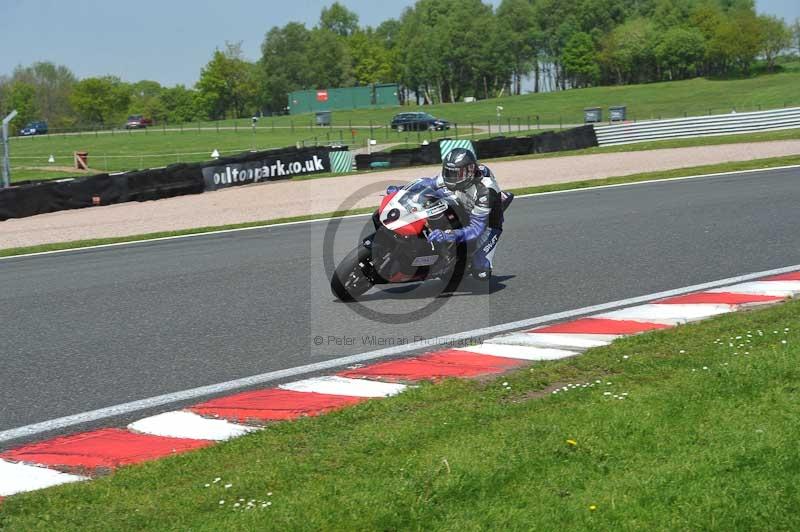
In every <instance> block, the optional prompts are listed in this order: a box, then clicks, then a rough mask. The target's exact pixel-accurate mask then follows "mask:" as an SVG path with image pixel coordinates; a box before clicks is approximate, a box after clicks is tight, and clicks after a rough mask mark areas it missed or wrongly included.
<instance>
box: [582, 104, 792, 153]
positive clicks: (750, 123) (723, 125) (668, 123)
mask: <svg viewBox="0 0 800 532" xmlns="http://www.w3.org/2000/svg"><path fill="white" fill-rule="evenodd" d="M791 128H800V107H790V108H786V109H774V110H771V111H757V112H753V113H731V114H727V115H714V116H691V117H688V118H671V119H667V120H649V121H646V122H625V123H621V124H611V125H608V126H598V125H595V126H594V130H595V133H596V134H597V142H598V144H600V146H613V145H616V144H631V143H633V142H646V141H649V140H665V139H684V138H690V137H708V136H713V135H735V134H737V133H753V132H757V131H772V130H776V129H791Z"/></svg>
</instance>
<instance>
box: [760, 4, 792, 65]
mask: <svg viewBox="0 0 800 532" xmlns="http://www.w3.org/2000/svg"><path fill="white" fill-rule="evenodd" d="M758 22H759V23H760V25H761V28H760V30H761V31H760V33H761V46H760V49H761V54H762V55H763V56H764V59H765V60H766V61H767V70H768V71H769V72H773V71H774V70H775V58H776V57H778V55H779V54H780V53H781V52H782V51H784V50H786V49H787V48H789V47H790V46H791V45H792V32H791V31H790V30H789V28H788V26H786V23H785V22H784V21H783V19H780V18H778V17H773V16H771V15H760V16H759V17H758Z"/></svg>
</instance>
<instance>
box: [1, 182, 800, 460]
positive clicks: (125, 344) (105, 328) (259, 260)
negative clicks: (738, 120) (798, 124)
mask: <svg viewBox="0 0 800 532" xmlns="http://www.w3.org/2000/svg"><path fill="white" fill-rule="evenodd" d="M798 204H800V169H784V170H765V171H763V172H755V173H744V174H734V175H727V176H716V177H703V178H694V179H685V180H675V181H661V182H653V183H644V184H635V185H630V186H621V187H610V188H602V189H595V190H592V189H585V190H579V191H571V192H567V193H558V194H546V195H538V196H533V197H529V198H520V199H518V200H517V201H515V202H514V204H513V205H512V207H511V208H510V210H509V211H508V213H507V220H506V227H505V233H504V235H503V239H502V241H501V244H500V249H499V251H498V255H497V258H496V270H495V275H496V282H495V283H493V286H492V293H491V294H488V293H487V287H486V286H484V285H479V284H476V283H474V282H471V281H469V280H468V281H465V286H464V288H465V290H462V291H459V292H458V293H457V294H455V295H454V296H453V297H450V298H447V299H446V301H444V303H443V305H442V306H441V308H439V309H438V310H437V311H436V312H435V313H433V314H432V315H431V316H428V317H426V318H424V319H416V320H414V321H411V322H410V323H393V322H392V320H391V319H388V320H384V321H373V320H369V319H366V318H363V317H361V316H360V315H359V314H357V313H355V312H353V310H352V308H351V306H350V305H345V304H342V303H338V302H336V301H334V298H333V296H332V295H331V294H330V291H329V289H328V278H327V275H326V273H325V271H324V268H323V266H322V247H323V246H322V240H323V237H324V232H325V228H326V226H327V225H328V223H329V222H327V221H320V222H312V223H305V224H296V225H284V226H272V227H265V228H259V229H253V230H248V231H241V232H232V233H223V234H210V235H203V236H195V237H192V238H185V239H175V240H166V241H160V242H149V243H147V242H145V243H137V244H131V245H125V246H118V247H111V248H102V249H94V250H92V249H89V250H78V251H73V252H67V253H60V254H53V255H42V256H32V257H20V258H11V259H5V260H2V261H0V336H1V337H2V343H1V344H0V345H2V346H3V347H2V350H0V431H2V430H6V429H12V428H15V427H20V426H23V425H27V424H31V423H36V422H41V421H45V420H49V419H53V418H57V417H61V416H66V415H70V414H76V413H80V412H84V411H88V410H93V409H97V408H102V407H106V406H111V405H115V404H119V403H124V402H128V401H134V400H137V399H142V398H146V397H151V396H155V395H160V394H165V393H170V392H176V391H180V390H185V389H188V388H193V387H197V386H203V385H208V384H213V383H217V382H222V381H228V380H233V379H237V378H241V377H245V376H249V375H254V374H261V373H265V372H268V371H274V370H279V369H284V368H291V367H295V366H300V365H304V364H309V363H313V362H319V361H322V360H327V359H333V358H338V357H341V356H345V355H348V354H355V353H360V352H367V351H372V350H375V349H379V348H381V347H385V346H387V345H393V344H397V343H402V342H412V341H415V340H419V339H420V338H432V337H437V336H441V335H444V334H449V333H458V332H461V331H466V330H470V329H476V328H481V327H487V326H490V325H496V324H502V323H506V322H510V321H515V320H522V319H527V318H531V317H535V316H540V315H545V314H550V313H555V312H559V311H564V310H569V309H574V308H577V307H584V306H587V305H593V304H599V303H604V302H607V301H612V300H618V299H622V298H626V297H633V296H638V295H642V294H648V293H653V292H658V291H662V290H667V289H671V288H677V287H681V286H686V285H691V284H697V283H702V282H707V281H713V280H716V279H720V278H725V277H730V276H735V275H740V274H745V273H750V272H755V271H761V270H767V269H772V268H779V267H783V266H788V265H792V264H798V263H800V231H798V227H800V223H799V222H800V211H798V207H797V205H798ZM367 222H368V218H366V217H362V218H351V219H346V220H343V221H342V222H341V226H340V229H339V233H338V237H337V239H336V245H335V249H336V255H337V259H338V258H339V257H341V256H342V255H343V254H344V253H346V252H347V251H348V250H349V248H351V247H352V246H353V245H354V244H355V242H356V241H357V238H358V234H359V232H360V231H362V229H363V228H364V227H365V225H366V224H367ZM439 288H440V285H439V283H438V282H435V281H434V282H429V283H426V284H425V285H422V286H419V285H410V286H399V287H398V286H395V287H392V288H388V289H387V288H378V289H373V291H371V292H370V293H369V296H368V297H367V300H368V301H367V302H365V306H368V307H369V308H371V309H373V310H379V311H381V312H383V313H388V314H390V315H391V314H396V315H402V316H404V317H408V316H409V315H410V316H411V317H415V316H419V315H420V314H421V313H422V312H423V309H424V308H425V306H426V305H427V304H428V303H430V302H431V301H432V300H433V297H432V296H435V294H437V293H438V290H439ZM438 301H440V302H441V299H439V300H438ZM320 338H321V339H322V340H321V342H320V340H319V339H320ZM315 339H316V341H315ZM316 343H319V344H320V345H315V344H316ZM170 408H174V406H172V407H170V406H165V407H163V408H162V409H161V410H168V409H170ZM139 417H141V415H139ZM106 424H108V421H106ZM0 447H3V445H0Z"/></svg>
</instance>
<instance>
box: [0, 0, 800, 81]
mask: <svg viewBox="0 0 800 532" xmlns="http://www.w3.org/2000/svg"><path fill="white" fill-rule="evenodd" d="M340 1H341V3H342V4H344V5H346V6H347V7H348V8H349V9H351V10H352V11H355V12H356V13H358V15H359V17H360V21H361V24H362V25H363V24H368V25H373V26H374V25H377V24H379V23H380V22H382V21H383V20H386V19H388V18H394V17H397V16H399V15H400V13H401V12H402V11H403V9H404V8H405V7H407V6H409V5H412V4H413V3H414V0H391V1H377V0H340ZM499 1H500V0H490V1H489V3H492V4H494V5H497V4H499ZM331 3H333V0H291V1H275V0H260V1H259V0H223V1H216V2H208V1H205V2H204V1H191V0H105V1H103V0H0V50H2V53H0V74H10V73H11V72H12V71H13V69H14V67H15V66H17V65H20V64H22V65H29V64H31V63H33V62H34V61H42V60H47V61H53V62H55V63H58V64H63V65H66V66H68V67H69V68H70V69H71V70H72V71H73V72H75V74H76V75H78V77H87V76H97V75H105V74H113V75H117V76H119V77H121V78H122V79H125V80H127V81H137V80H140V79H153V80H156V81H158V82H160V83H162V84H165V85H174V84H176V83H183V84H186V85H192V84H194V82H195V81H197V78H198V76H199V74H200V68H201V67H202V66H203V65H204V64H205V63H207V62H208V60H209V59H210V58H211V54H212V53H213V51H214V49H215V48H222V47H223V46H224V44H225V41H234V42H235V41H242V44H243V49H244V51H245V54H246V55H247V56H248V58H249V59H257V58H258V57H259V55H260V51H259V47H260V45H261V42H262V40H263V39H264V34H265V33H266V32H267V30H268V29H269V28H271V27H272V26H282V25H284V24H286V23H287V22H290V21H298V22H304V23H305V24H306V25H307V26H309V27H311V26H313V25H314V24H315V23H316V22H317V20H318V19H319V13H320V11H321V10H322V8H323V7H324V6H326V5H330V4H331ZM756 5H757V6H758V10H759V12H765V13H770V14H776V15H778V16H782V17H784V18H785V19H787V20H794V19H795V18H797V17H800V1H798V0H756Z"/></svg>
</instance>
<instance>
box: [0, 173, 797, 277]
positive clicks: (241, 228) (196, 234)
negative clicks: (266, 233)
mask: <svg viewBox="0 0 800 532" xmlns="http://www.w3.org/2000/svg"><path fill="white" fill-rule="evenodd" d="M794 168H800V165H786V166H775V167H772V168H754V169H752V170H739V171H735V172H717V173H714V174H696V175H689V176H683V177H671V178H669V179H648V180H647V181H634V182H632V183H617V184H614V185H600V186H596V187H582V188H569V189H565V190H553V191H551V192H535V193H533V194H520V195H519V196H516V199H526V198H533V197H537V196H551V195H553V194H567V193H570V192H586V191H588V190H602V189H607V188H619V187H630V186H637V185H650V184H654V183H655V184H657V183H671V182H674V181H686V180H689V179H700V178H715V177H724V176H728V175H736V174H750V173H754V172H771V171H775V170H791V169H794ZM622 177H625V176H622ZM312 216H313V215H312ZM365 216H372V213H364V214H350V215H347V216H338V217H336V218H313V219H310V220H298V221H296V222H281V223H277V224H270V223H265V224H263V225H256V226H253V227H239V228H236V229H220V230H218V231H208V232H204V233H192V234H190V235H176V236H165V237H160V238H149V239H146V240H134V241H131V242H116V243H113V244H100V245H97V246H86V247H81V248H72V249H57V250H53V251H41V252H39V253H26V254H24V255H12V256H10V257H0V261H2V260H8V259H20V258H25V257H38V256H40V255H54V254H59V253H69V252H79V251H87V250H92V249H103V248H111V247H117V246H132V245H136V244H145V243H148V242H162V241H166V240H177V239H180V238H194V237H198V236H208V235H222V234H225V233H238V232H240V231H253V230H256V229H266V228H269V227H284V226H289V225H299V224H310V223H319V222H328V221H330V220H333V219H348V218H363V217H365ZM245 223H247V222H245Z"/></svg>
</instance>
